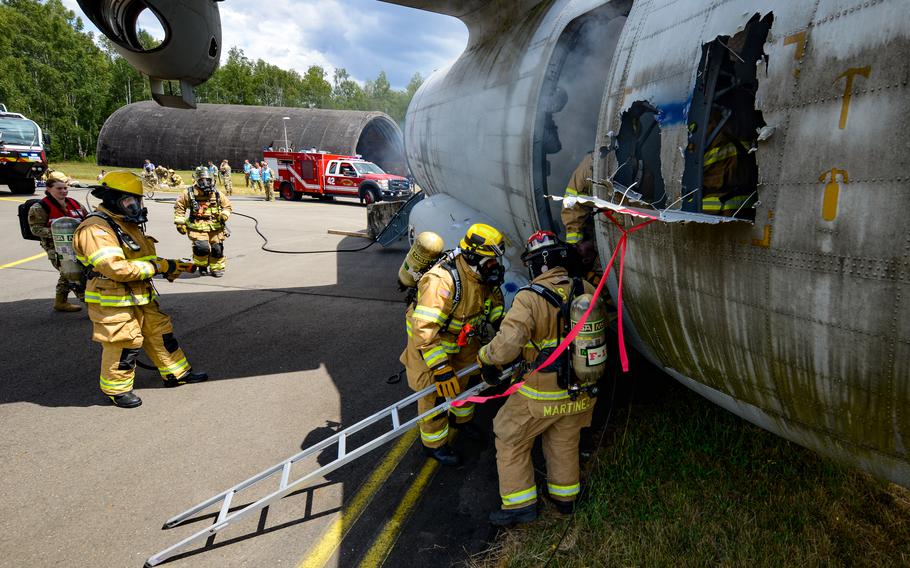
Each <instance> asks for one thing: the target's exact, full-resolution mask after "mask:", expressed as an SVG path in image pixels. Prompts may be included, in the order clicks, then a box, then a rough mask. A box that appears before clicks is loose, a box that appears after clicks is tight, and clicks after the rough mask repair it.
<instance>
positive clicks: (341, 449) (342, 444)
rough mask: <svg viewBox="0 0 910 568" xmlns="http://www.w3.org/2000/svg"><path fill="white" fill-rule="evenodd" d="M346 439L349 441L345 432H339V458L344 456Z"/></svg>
mask: <svg viewBox="0 0 910 568" xmlns="http://www.w3.org/2000/svg"><path fill="white" fill-rule="evenodd" d="M346 441H347V438H346V437H345V434H344V432H341V433H340V434H338V459H343V458H344V451H345V442H346Z"/></svg>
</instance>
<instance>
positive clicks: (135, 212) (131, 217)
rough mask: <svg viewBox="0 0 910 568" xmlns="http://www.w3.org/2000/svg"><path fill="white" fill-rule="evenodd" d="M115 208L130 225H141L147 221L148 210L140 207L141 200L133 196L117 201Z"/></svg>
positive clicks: (126, 196) (125, 196)
mask: <svg viewBox="0 0 910 568" xmlns="http://www.w3.org/2000/svg"><path fill="white" fill-rule="evenodd" d="M117 208H118V209H119V210H120V213H121V214H122V215H123V218H124V219H126V220H127V221H129V222H131V223H136V224H140V225H141V224H142V223H145V222H147V221H148V212H149V210H148V209H146V208H145V207H143V206H142V198H141V197H137V196H135V195H124V196H123V197H121V198H120V199H118V200H117Z"/></svg>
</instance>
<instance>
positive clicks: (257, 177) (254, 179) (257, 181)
mask: <svg viewBox="0 0 910 568" xmlns="http://www.w3.org/2000/svg"><path fill="white" fill-rule="evenodd" d="M249 176H250V187H252V188H253V191H262V190H263V187H262V172H261V171H260V170H259V164H258V163H257V162H253V164H252V165H250V173H249Z"/></svg>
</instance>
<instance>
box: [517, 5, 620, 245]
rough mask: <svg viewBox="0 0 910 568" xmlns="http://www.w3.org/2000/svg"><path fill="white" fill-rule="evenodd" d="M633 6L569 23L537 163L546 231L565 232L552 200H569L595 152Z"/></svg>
mask: <svg viewBox="0 0 910 568" xmlns="http://www.w3.org/2000/svg"><path fill="white" fill-rule="evenodd" d="M631 5H632V2H631V1H619V2H610V3H609V4H607V5H604V6H601V7H599V8H597V9H595V10H592V11H590V12H587V13H585V14H583V15H581V16H579V17H577V18H575V19H574V20H572V21H571V22H569V24H568V25H567V26H566V27H565V29H564V30H563V31H562V33H561V34H560V37H559V39H558V40H557V43H556V46H555V48H554V51H553V55H552V57H551V58H550V61H549V62H548V64H547V71H546V74H545V76H544V81H543V84H542V86H541V93H540V99H539V102H538V108H537V118H536V120H535V129H534V138H533V140H534V145H533V162H532V163H533V169H534V171H533V180H534V196H535V200H536V210H537V217H538V221H539V225H540V228H541V229H546V230H552V231H554V232H556V233H560V234H561V233H563V232H564V228H563V226H562V223H560V222H559V221H558V219H559V209H560V208H561V204H560V203H559V202H552V201H550V200H548V199H547V196H548V195H559V196H561V195H563V194H564V192H565V190H566V185H567V183H568V181H569V178H570V177H571V176H572V173H573V171H574V170H575V168H576V167H577V166H579V164H581V163H582V160H584V159H585V158H586V157H587V154H588V153H590V152H592V151H593V150H594V146H595V140H596V138H597V120H598V116H599V114H600V103H601V100H602V99H603V92H604V87H605V85H606V82H607V74H608V73H609V69H610V64H611V63H612V61H613V52H614V50H615V48H616V43H617V42H618V40H619V35H620V32H621V31H622V28H623V25H624V24H625V21H626V15H627V14H628V13H629V9H630V8H631ZM554 219H555V220H556V221H555V222H554Z"/></svg>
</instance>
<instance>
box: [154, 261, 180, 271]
mask: <svg viewBox="0 0 910 568" xmlns="http://www.w3.org/2000/svg"><path fill="white" fill-rule="evenodd" d="M152 264H154V265H155V274H171V273H175V272H177V261H174V260H171V259H169V258H156V259H155V260H153V261H152Z"/></svg>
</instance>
